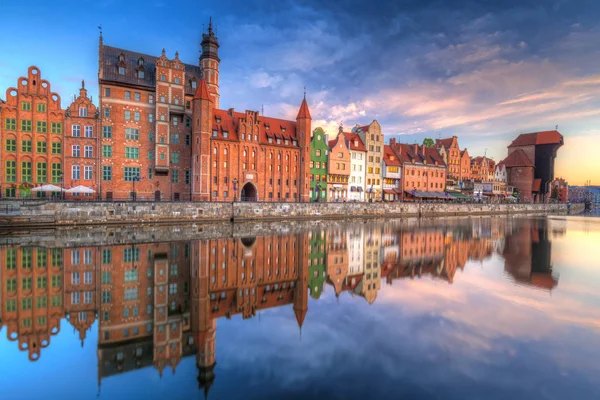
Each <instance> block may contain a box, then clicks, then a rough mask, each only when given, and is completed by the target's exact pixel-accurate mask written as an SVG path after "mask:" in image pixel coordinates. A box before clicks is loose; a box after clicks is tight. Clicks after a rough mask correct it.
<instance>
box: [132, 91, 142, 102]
mask: <svg viewBox="0 0 600 400" xmlns="http://www.w3.org/2000/svg"><path fill="white" fill-rule="evenodd" d="M133 96H134V99H135V101H140V99H141V96H140V94H139V92H135V93H134V95H133Z"/></svg>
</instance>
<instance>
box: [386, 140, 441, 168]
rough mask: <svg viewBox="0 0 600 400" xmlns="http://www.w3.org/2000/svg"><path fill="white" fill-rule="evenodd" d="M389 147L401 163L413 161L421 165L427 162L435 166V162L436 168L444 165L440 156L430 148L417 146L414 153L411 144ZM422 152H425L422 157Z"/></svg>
mask: <svg viewBox="0 0 600 400" xmlns="http://www.w3.org/2000/svg"><path fill="white" fill-rule="evenodd" d="M390 147H391V148H392V150H393V151H394V152H395V153H396V155H398V157H399V158H400V161H401V162H402V163H411V162H412V160H415V162H417V163H423V162H424V161H427V164H433V165H435V162H436V161H437V163H438V166H445V165H446V163H444V159H443V158H442V156H440V154H439V153H438V152H437V150H436V149H434V148H432V147H424V146H417V152H416V153H415V145H412V144H406V143H396V144H393V145H390ZM423 150H424V152H425V153H424V155H423Z"/></svg>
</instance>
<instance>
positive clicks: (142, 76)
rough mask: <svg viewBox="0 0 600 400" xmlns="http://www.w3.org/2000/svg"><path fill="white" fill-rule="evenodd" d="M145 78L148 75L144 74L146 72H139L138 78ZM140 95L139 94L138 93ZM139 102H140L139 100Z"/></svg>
mask: <svg viewBox="0 0 600 400" xmlns="http://www.w3.org/2000/svg"><path fill="white" fill-rule="evenodd" d="M144 76H146V74H145V73H144V71H142V70H141V69H140V70H139V71H138V78H140V79H144ZM136 94H138V93H136ZM138 101H139V100H138Z"/></svg>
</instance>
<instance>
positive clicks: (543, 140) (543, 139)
mask: <svg viewBox="0 0 600 400" xmlns="http://www.w3.org/2000/svg"><path fill="white" fill-rule="evenodd" d="M541 144H560V145H562V144H563V136H562V135H561V134H560V133H559V132H558V131H556V130H554V131H543V132H533V133H522V134H520V135H519V136H517V138H516V139H515V140H513V142H512V143H511V144H510V145H509V146H508V147H519V146H534V145H541Z"/></svg>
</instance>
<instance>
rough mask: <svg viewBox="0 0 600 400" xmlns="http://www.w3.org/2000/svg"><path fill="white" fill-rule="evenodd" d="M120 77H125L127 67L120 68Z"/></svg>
mask: <svg viewBox="0 0 600 400" xmlns="http://www.w3.org/2000/svg"><path fill="white" fill-rule="evenodd" d="M119 75H125V67H119Z"/></svg>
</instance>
